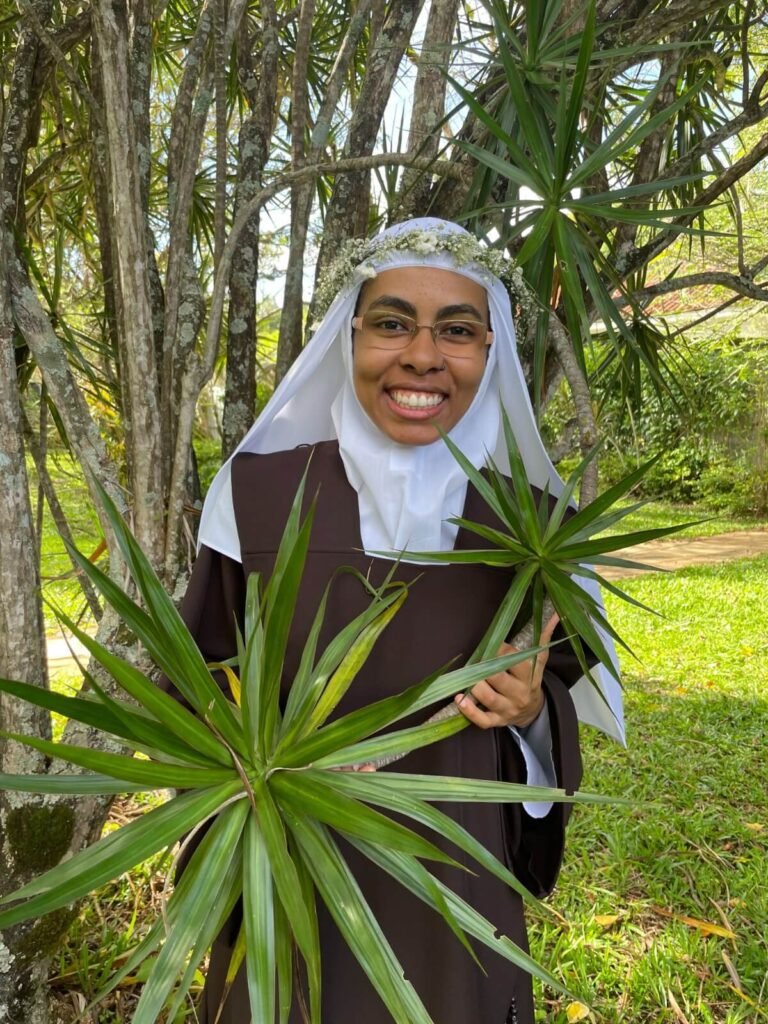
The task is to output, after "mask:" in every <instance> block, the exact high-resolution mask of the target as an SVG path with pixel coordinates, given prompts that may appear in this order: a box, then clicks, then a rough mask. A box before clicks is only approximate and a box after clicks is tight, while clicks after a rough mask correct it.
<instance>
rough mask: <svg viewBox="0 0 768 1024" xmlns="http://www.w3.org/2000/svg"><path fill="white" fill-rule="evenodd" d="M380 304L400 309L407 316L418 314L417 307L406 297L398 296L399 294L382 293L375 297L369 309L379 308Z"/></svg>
mask: <svg viewBox="0 0 768 1024" xmlns="http://www.w3.org/2000/svg"><path fill="white" fill-rule="evenodd" d="M379 306H386V307H387V308H388V309H398V310H399V311H400V312H401V313H405V314H406V315H407V316H416V307H415V306H412V305H411V303H410V302H407V301H406V300H405V299H400V298H398V296H397V295H380V296H379V297H378V298H377V299H373V301H372V302H371V304H370V305H369V306H368V309H374V308H376V309H378V307H379Z"/></svg>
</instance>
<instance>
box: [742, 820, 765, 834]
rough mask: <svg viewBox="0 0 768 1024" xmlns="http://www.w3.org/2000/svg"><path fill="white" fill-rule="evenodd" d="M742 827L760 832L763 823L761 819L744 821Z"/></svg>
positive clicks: (763, 826)
mask: <svg viewBox="0 0 768 1024" xmlns="http://www.w3.org/2000/svg"><path fill="white" fill-rule="evenodd" d="M744 828H748V829H749V831H750V832H762V831H763V829H764V828H765V825H764V824H763V823H762V821H745V822H744Z"/></svg>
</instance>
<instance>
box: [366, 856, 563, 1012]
mask: <svg viewBox="0 0 768 1024" xmlns="http://www.w3.org/2000/svg"><path fill="white" fill-rule="evenodd" d="M350 842H351V843H352V844H353V845H354V846H356V847H357V848H358V849H359V850H360V852H361V853H363V854H365V855H366V856H367V857H368V858H369V859H370V860H372V861H373V862H374V864H378V865H379V866H380V867H381V868H383V870H384V871H386V872H387V873H388V874H389V875H391V876H392V877H393V878H394V879H396V881H398V882H400V884H401V885H404V886H405V887H406V888H407V889H409V890H410V891H411V892H412V893H414V894H415V895H416V896H418V897H419V898H420V899H422V900H423V901H424V902H425V903H426V904H427V905H428V906H431V907H433V908H434V909H435V910H436V911H437V912H438V913H440V912H441V908H440V906H439V905H437V904H436V903H435V900H434V897H433V895H432V891H431V886H430V885H428V884H427V882H426V880H425V879H424V874H425V873H426V874H428V872H426V869H425V868H424V867H422V866H421V865H420V864H415V863H414V862H412V861H409V860H408V858H406V857H404V856H403V855H402V854H399V853H395V852H393V851H390V850H385V849H382V848H380V847H376V846H373V845H372V844H370V843H365V842H363V841H362V840H359V839H350ZM430 878H432V881H433V883H434V885H435V886H437V888H438V890H439V891H440V893H441V894H442V896H443V899H444V900H445V903H446V905H447V906H448V907H449V908H450V911H451V913H452V914H453V915H454V917H455V919H456V921H457V922H458V923H459V925H460V926H461V928H463V929H464V931H466V932H467V933H468V934H470V935H473V936H474V937H475V938H476V939H479V941H480V942H482V943H484V944H485V945H486V946H488V948H489V949H492V950H493V951H494V953H498V954H499V955H500V956H503V957H504V958H505V959H506V960H509V961H510V963H513V964H515V965H516V966H517V967H521V968H522V969H523V970H524V971H527V973H528V974H530V975H532V976H533V977H534V978H538V979H539V980H540V981H542V982H544V984H545V985H549V986H550V987H551V988H553V989H554V990H555V991H558V992H563V993H565V994H566V995H570V993H569V991H568V989H566V988H564V986H563V985H562V984H561V983H560V982H559V981H558V980H557V979H556V978H555V977H554V976H553V975H551V974H550V973H549V971H546V970H545V969H544V968H543V967H542V966H541V964H539V963H537V962H536V960H534V959H533V957H532V956H530V955H529V954H528V953H526V952H525V950H523V949H521V948H520V946H518V945H517V944H516V943H514V942H513V941H512V940H511V939H510V938H507V936H506V935H500V934H499V932H498V928H497V926H496V925H494V924H491V922H490V921H488V920H487V919H486V918H484V917H483V916H482V915H481V914H479V913H478V912H477V911H476V910H475V909H474V908H473V907H471V906H470V905H469V904H468V903H467V902H466V901H465V900H463V899H462V898H461V897H460V896H457V895H456V893H454V892H453V891H452V890H451V889H450V888H449V887H448V886H447V885H445V884H444V883H443V882H441V881H440V880H439V879H436V878H434V876H430Z"/></svg>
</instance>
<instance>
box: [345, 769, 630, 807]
mask: <svg viewBox="0 0 768 1024" xmlns="http://www.w3.org/2000/svg"><path fill="white" fill-rule="evenodd" d="M341 774H342V773H341V772H338V773H334V785H335V784H336V775H341ZM347 776H349V779H352V780H354V781H353V782H352V783H349V785H350V788H351V787H352V786H354V787H355V788H356V790H358V795H360V796H361V797H362V794H363V787H367V784H368V782H369V781H370V779H371V778H372V777H374V776H375V785H376V787H377V789H376V790H374V789H373V787H370V790H369V791H370V792H371V793H372V794H373V795H372V796H370V797H369V796H365V799H366V800H368V799H370V800H373V796H374V795H377V794H378V792H379V787H380V788H381V790H382V792H383V791H384V790H385V789H389V790H390V791H391V792H393V793H395V794H397V793H405V794H406V795H407V796H411V797H414V798H415V799H417V800H428V801H429V802H430V803H491V804H494V803H498V804H508V803H523V801H546V802H548V803H549V802H552V803H586V804H622V805H627V806H635V805H636V801H634V800H629V799H626V798H623V797H616V796H603V795H601V794H600V793H584V792H581V791H579V792H577V793H568V792H567V791H566V790H564V789H550V788H549V787H548V786H529V785H528V784H527V783H517V782H497V781H494V780H492V779H490V780H489V779H464V778H461V777H458V776H456V777H454V776H450V775H414V774H410V773H408V772H393V771H386V772H370V773H368V772H348V773H346V774H345V775H344V780H343V782H342V783H340V785H345V786H346V785H347V784H348V780H347ZM356 780H361V781H360V786H359V787H358V785H357V781H356Z"/></svg>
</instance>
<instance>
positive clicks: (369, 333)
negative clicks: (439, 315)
mask: <svg viewBox="0 0 768 1024" xmlns="http://www.w3.org/2000/svg"><path fill="white" fill-rule="evenodd" d="M352 326H353V327H354V328H355V330H356V331H364V332H365V336H366V340H367V343H368V344H370V345H371V346H372V347H374V348H383V349H390V350H392V351H397V350H398V349H403V348H407V347H408V346H409V345H410V344H411V342H412V341H413V339H414V338H415V337H416V335H417V334H418V332H419V331H420V330H422V328H424V327H426V328H427V329H428V330H429V332H430V333H431V335H432V340H433V341H434V343H435V347H436V348H437V350H438V352H440V353H442V355H444V356H448V357H454V358H459V359H462V358H463V359H469V358H471V357H472V356H474V355H476V354H477V352H478V351H479V350H480V349H481V348H482V347H483V346H484V345H486V344H490V342H491V341H493V331H489V330H488V327H487V326H486V324H484V323H481V321H479V320H457V319H453V318H452V319H450V320H438V321H437V322H436V323H434V324H419V323H416V321H415V320H414V318H413V317H412V316H405V314H403V313H393V312H392V311H391V310H385V309H369V310H368V312H367V313H365V314H364V315H363V316H356V317H353V318H352Z"/></svg>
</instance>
